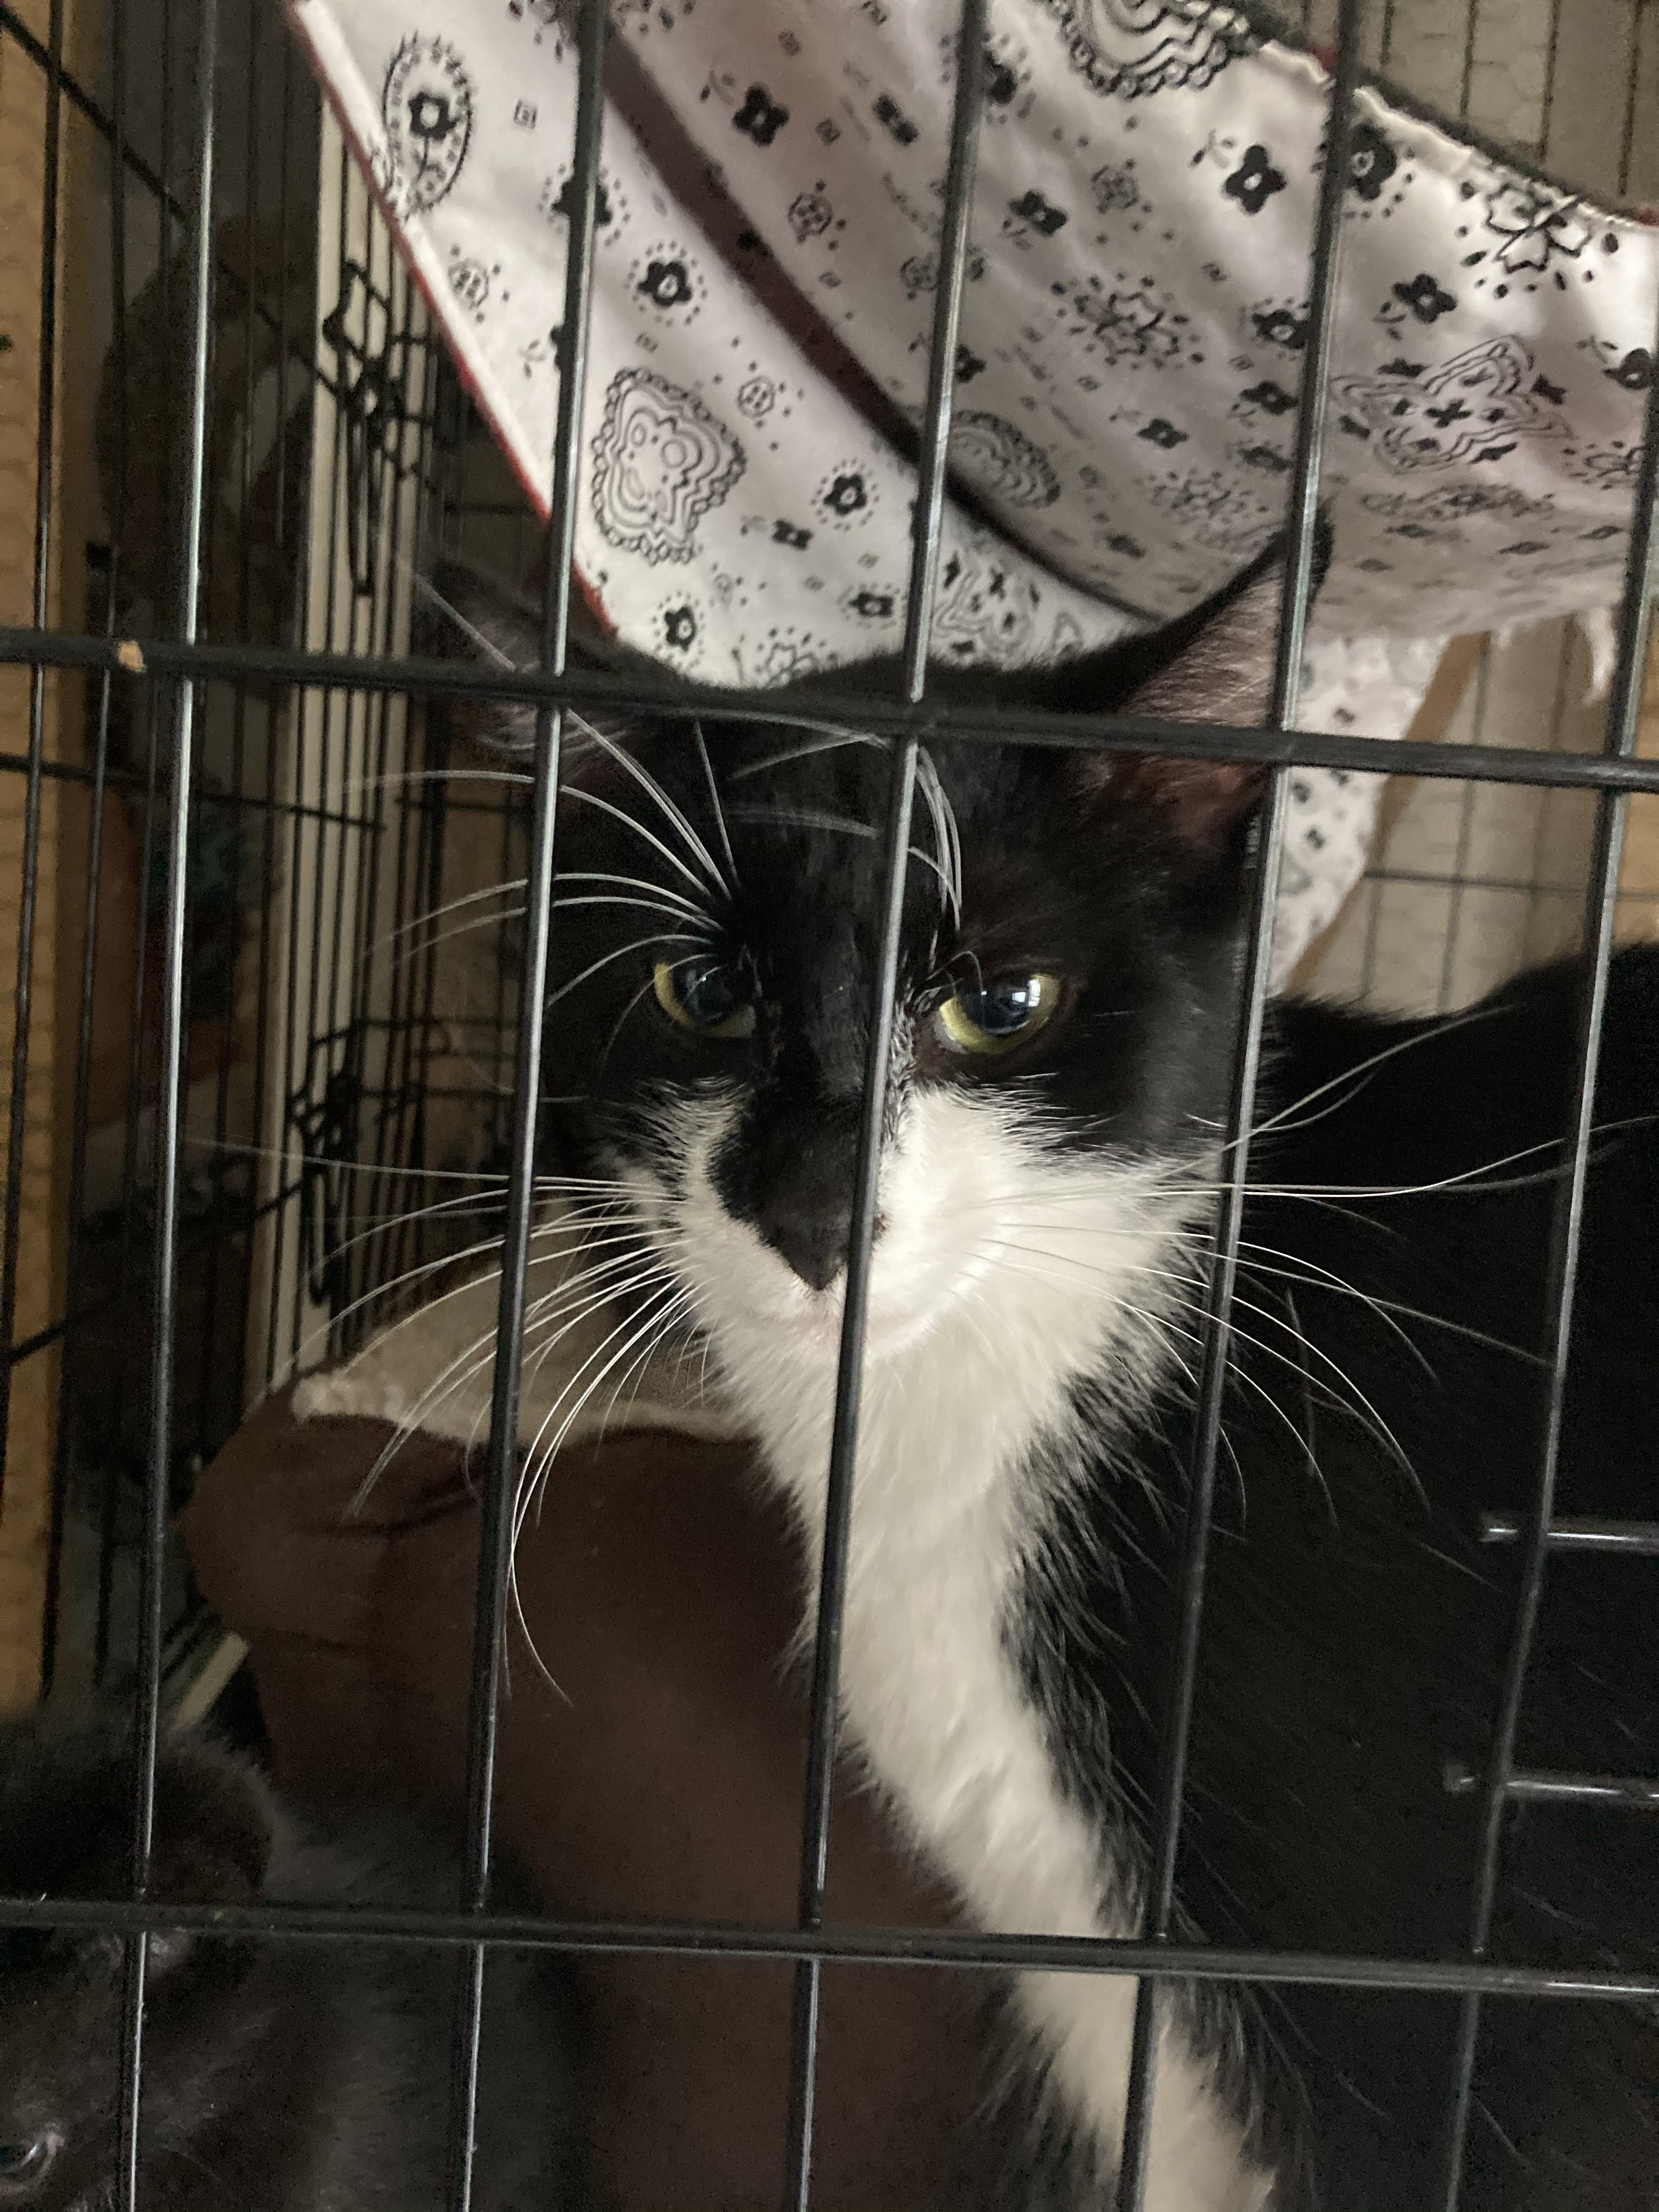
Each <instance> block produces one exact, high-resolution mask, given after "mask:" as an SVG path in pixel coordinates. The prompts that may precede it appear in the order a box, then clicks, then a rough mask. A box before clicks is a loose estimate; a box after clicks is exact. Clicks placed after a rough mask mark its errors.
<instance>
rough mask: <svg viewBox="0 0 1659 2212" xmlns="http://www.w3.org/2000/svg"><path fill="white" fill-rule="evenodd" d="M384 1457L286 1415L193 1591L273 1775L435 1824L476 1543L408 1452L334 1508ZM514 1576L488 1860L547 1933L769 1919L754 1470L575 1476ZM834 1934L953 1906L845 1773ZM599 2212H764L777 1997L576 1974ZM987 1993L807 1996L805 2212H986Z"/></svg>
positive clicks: (780, 1746)
mask: <svg viewBox="0 0 1659 2212" xmlns="http://www.w3.org/2000/svg"><path fill="white" fill-rule="evenodd" d="M391 1433H392V1431H391V1430H390V1429H389V1428H388V1426H387V1425H386V1424H385V1423H384V1422H382V1421H379V1420H374V1419H364V1418H361V1417H350V1418H338V1417H317V1418H313V1419H308V1420H303V1421H302V1420H298V1419H295V1417H294V1414H293V1412H292V1409H291V1407H290V1404H289V1400H288V1399H287V1398H286V1397H284V1398H282V1399H276V1400H273V1401H270V1403H268V1404H267V1405H266V1406H265V1407H263V1408H262V1409H261V1410H260V1411H259V1412H258V1413H256V1414H255V1415H254V1416H253V1417H252V1419H250V1420H249V1422H248V1423H247V1425H246V1427H244V1428H243V1430H242V1431H240V1434H239V1435H238V1436H237V1437H235V1438H234V1439H233V1441H232V1443H230V1444H229V1445H228V1447H227V1449H226V1450H225V1451H224V1452H223V1453H222V1455H221V1456H220V1458H219V1459H218V1461H217V1462H216V1463H215V1465H214V1466H213V1468H211V1469H210V1471H209V1473H208V1474H207V1475H206V1477H205V1478H204V1480H203V1482H202V1484H201V1486H200V1487H199V1490H198V1492H197V1497H196V1499H195V1501H194V1503H193V1504H192V1505H191V1510H190V1513H189V1516H188V1527H187V1534H188V1541H189V1544H190V1549H191V1557H192V1559H193V1561H194V1565H195V1568H196V1572H197V1577H198V1578H199V1581H200V1583H201V1586H202V1588H203V1589H204V1592H205V1594H206V1595H207V1597H208V1598H209V1600H210V1602H211V1603H212V1604H213V1605H214V1606H215V1607H216V1608H217V1610H218V1612H219V1613H220V1614H221V1616H222V1618H223V1620H225V1621H226V1622H227V1624H228V1626H231V1627H233V1628H234V1629H235V1630H236V1631H237V1632H239V1633H240V1635H242V1636H243V1637H244V1638H246V1640H247V1642H248V1644H250V1646H251V1647H252V1667H253V1671H254V1675H255V1680H256V1682H257V1685H258V1692H259V1698H260V1702H261V1705H262V1706H263V1709H264V1716H265V1719H266V1723H267V1725H268V1727H269V1729H270V1735H271V1739H272V1743H273V1747H274V1753H275V1757H276V1765H277V1769H278V1771H279V1773H280V1774H281V1775H282V1776H283V1778H286V1779H288V1780H289V1781H290V1782H295V1781H303V1782H306V1783H310V1784H318V1783H329V1782H338V1781H340V1780H341V1779H343V1778H349V1779H350V1780H352V1781H354V1782H356V1783H365V1782H374V1781H377V1780H378V1781H380V1782H381V1783H383V1784H385V1785H386V1787H387V1788H389V1789H392V1790H396V1791H398V1792H400V1793H401V1792H406V1791H408V1790H411V1789H415V1790H422V1791H424V1792H430V1793H433V1794H436V1795H441V1796H447V1797H450V1798H453V1797H454V1796H456V1795H457V1794H458V1793H459V1789H460V1787H461V1781H462V1777H463V1773H464V1770H465V1719H466V1702H467V1680H468V1667H469V1662H470V1655H471V1623H472V1607H473V1577H474V1574H475V1571H476V1563H477V1528H478V1523H477V1510H476V1505H475V1503H474V1501H473V1500H472V1498H471V1497H470V1496H469V1494H468V1492H467V1488H466V1484H465V1457H464V1453H463V1449H462V1447H461V1446H460V1445H459V1443H456V1442H454V1441H453V1440H451V1439H448V1438H445V1437H441V1436H437V1435H434V1434H431V1433H417V1434H416V1435H414V1436H411V1437H409V1438H408V1439H407V1440H406V1441H405V1442H404V1444H403V1445H402V1446H401V1447H400V1449H399V1450H398V1453H397V1455H395V1457H394V1458H393V1459H392V1462H391V1463H390V1465H389V1466H388V1467H387V1468H386V1471H385V1473H384V1474H382V1475H381V1476H380V1480H378V1482H377V1483H376V1485H375V1486H374V1489H373V1491H372V1492H371V1493H370V1494H369V1496H368V1499H367V1501H366V1503H365V1504H363V1506H362V1510H361V1511H360V1512H358V1513H356V1515H352V1514H350V1512H349V1508H350V1505H351V1502H352V1500H353V1498H354V1496H355V1494H356V1492H357V1491H358V1489H359V1486H360V1485H361V1484H362V1480H363V1478H364V1476H365V1475H366V1474H367V1473H368V1470H369V1468H371V1467H372V1466H373V1465H374V1461H375V1459H376V1457H377V1455H379V1453H380V1449H381V1448H382V1446H383V1445H384V1443H386V1439H387V1438H388V1437H389V1436H390V1435H391ZM554 1476H555V1479H554V1480H553V1481H552V1482H551V1484H550V1486H549V1490H548V1493H547V1498H546V1502H545V1507H544V1511H543V1513H542V1516H541V1518H540V1520H539V1522H532V1523H531V1524H530V1525H528V1526H527V1527H526V1529H525V1532H524V1534H523V1538H522V1540H521V1542H520V1547H519V1553H518V1578H519V1590H520V1598H521V1601H522V1604H523V1609H524V1614H525V1618H526V1621H527V1623H528V1624H529V1626H530V1630H531V1632H532V1635H533V1638H534V1641H535V1645H536V1648H537V1650H538V1652H539V1654H540V1656H541V1659H542V1660H543V1662H544V1663H545V1666H546V1668H548V1670H549V1671H550V1674H552V1676H553V1677H554V1679H555V1680H556V1682H557V1684H558V1691H557V1692H556V1691H555V1690H553V1689H552V1688H550V1686H549V1685H548V1683H547V1681H546V1680H544V1678H543V1676H542V1675H541V1674H539V1673H538V1671H537V1668H536V1667H535V1665H534V1663H533V1662H532V1658H531V1656H530V1654H529V1651H528V1650H527V1648H526V1643H525V1639H524V1637H523V1634H522V1633H521V1632H515V1633H514V1634H513V1638H512V1639H511V1648H510V1665H511V1687H510V1692H509V1694H508V1695H507V1697H506V1699H505V1700H504V1702H503V1706H502V1735H501V1761H500V1768H499V1775H498V1781H497V1785H496V1786H497V1797H496V1806H497V1815H498V1820H499V1824H500V1831H501V1834H502V1835H503V1836H504V1838H506V1839H507V1841H508V1842H509V1843H510V1844H512V1846H513V1849H514V1850H516V1851H517V1853H518V1854H519V1855H520V1857H521V1858H522V1859H523V1861H524V1862H525V1863H526V1866H527V1867H528V1868H529V1869H531V1871H532V1874H533V1875H534V1877H535V1879H536V1880H537V1881H538V1885H539V1886H540V1887H541V1889H542V1891H543V1893H544V1896H545V1898H546V1900H547V1903H548V1905H549V1906H550V1908H551V1909H553V1910H554V1911H560V1912H570V1913H587V1914H593V1915H600V1916H612V1915H614V1916H617V1917H692V1916H697V1917H712V1918H715V1919H722V1920H732V1921H760V1922H769V1923H789V1922H790V1921H792V1920H793V1913H794V1891H795V1882H796V1873H797V1863H798V1851H799V1820H800V1805H801V1792H802V1775H803V1771H804V1705H805V1701H804V1698H803V1697H802V1695H801V1694H800V1692H799V1683H798V1682H797V1680H795V1678H794V1676H793V1674H787V1673H786V1671H785V1668H784V1667H783V1665H782V1658H783V1655H784V1653H785V1650H786V1648H787V1645H788V1644H789V1642H790V1638H791V1636H792V1633H793V1629H794V1626H795V1623H796V1620H797V1618H798V1611H799V1596H798V1592H799V1567H798V1563H797V1560H796V1558H795V1556H794V1551H793V1543H792V1541H791V1540H790V1536H789V1532H788V1531H787V1528H786V1527H785V1525H784V1523H783V1521H782V1518H781V1515H780V1514H779V1512H778V1511H777V1510H775V1507H774V1506H773V1505H772V1504H770V1503H769V1501H767V1500H766V1499H765V1498H763V1494H762V1493H761V1492H760V1490H759V1488H758V1486H757V1484H756V1482H755V1481H754V1479H753V1476H752V1473H751V1470H750V1465H749V1459H748V1453H747V1449H746V1447H744V1445H742V1444H741V1443H718V1442H710V1441H708V1440H706V1439H704V1440H698V1439H695V1438H693V1437H688V1436H685V1435H677V1434H674V1433H672V1432H671V1431H662V1430H659V1431H654V1432H653V1431H635V1432H632V1433H625V1434H623V1435H620V1436H615V1437H611V1438H610V1439H609V1440H607V1441H606V1442H605V1443H604V1444H603V1445H602V1446H595V1445H593V1444H592V1443H586V1444H582V1445H580V1446H577V1447H574V1448H571V1449H567V1450H566V1451H565V1452H564V1453H562V1455H561V1456H560V1459H559V1460H558V1462H556V1467H555V1470H554ZM830 1868H831V1871H830V1883H829V1911H830V1917H831V1918H832V1919H834V1920H839V1921H842V1922H848V1923H865V1924H878V1925H879V1924H886V1925H892V1924H896V1923H904V1922H917V1921H920V1922H922V1923H938V1922H939V1921H942V1920H944V1919H945V1918H946V1917H948V1914H949V1908H948V1905H947V1904H946V1902H945V1899H943V1898H942V1897H941V1896H940V1895H939V1893H938V1892H937V1890H936V1889H934V1888H933V1887H930V1885H929V1883H928V1881H927V1879H926V1877H925V1876H924V1875H922V1873H921V1871H920V1870H919V1869H917V1868H916V1867H915V1865H914V1864H912V1863H908V1862H907V1859H906V1857H905V1856H904V1854H903V1852H902V1850H901V1849H900V1848H899V1847H898V1846H897V1845H896V1843H895V1841H894V1839H893V1838H892V1836H891V1834H890V1832H889V1830H888V1829H887V1828H886V1827H885V1826H884V1822H883V1820H882V1819H881V1817H880V1815H879V1813H878V1808H876V1807H875V1805H874V1804H873V1803H872V1801H871V1800H870V1799H869V1798H868V1797H867V1796H865V1795H863V1794H861V1792H860V1790H859V1787H858V1785H857V1782H856V1778H854V1777H852V1776H850V1775H848V1774H843V1775H842V1777H841V1778H839V1782H838V1788H837V1793H836V1807H835V1819H834V1829H833V1833H832V1850H831V1861H830ZM586 1971H587V1973H588V1978H589V1985H590V1990H591V2007H592V2009H591V2026H590V2039H591V2049H592V2067H593V2085H594V2096H595V2099H596V2118H595V2131H596V2156H597V2184H596V2192H595V2193H596V2200H597V2203H599V2205H602V2206H604V2207H605V2208H613V2207H614V2208H617V2212H671V2208H672V2212H716V2208H718V2212H748V2209H749V2208H750V2207H754V2208H757V2212H759V2209H760V2208H764V2212H774V2208H775V2206H776V2205H777V2203H778V2202H779V2201H780V2196H781V2185H782V2172H783V2155H784V2150H783V2138H784V2123H785V2107H786V2096H787V2089H786V2085H787V2051H788V2030H789V2011H790V1985H791V1972H790V1969H789V1968H788V1966H787V1965H771V1964H756V1963H752V1962H746V1961H719V1962H712V1961H707V1960H690V1959H684V1960H665V1959H623V1958H615V1959H609V1960H599V1961H595V1962H593V1963H592V1965H591V1966H590V1967H589V1968H588V1969H587V1970H586ZM980 2004H981V1985H980V1983H979V1980H978V1978H977V1977H975V1976H971V1975H959V1974H955V1973H952V1972H948V1971H945V1970H941V1969H936V1968H927V1967H916V1968H872V1967H855V1966H841V1967H831V1968H829V1969H828V1970H827V1972H826V1974H825V1978H824V2001H823V2044H822V2049H821V2054H820V2060H819V2068H818V2082H819V2096H818V2108H817V2122H818V2132H817V2156H816V2160H815V2166H814V2191H813V2202H814V2203H815V2205H818V2206H822V2207H824V2208H837V2209H838V2212H866V2209H867V2212H932V2208H933V2207H939V2208H940V2212H944V2208H945V2207H946V2206H950V2207H951V2208H953V2212H968V2208H970V2207H972V2206H973V2205H974V2204H975V2203H982V2202H983V2201H984V2195H985V2182H984V2177H983V2174H982V2172H981V2167H982V2165H983V2157H982V2153H981V2151H980V2150H979V2149H978V2148H976V2147H975V2124H974V2112H975V2106H976V2104H977V2100H978V2098H979V2096H980V2094H981V2092H982V2089H983V2087H984V2078H985V2077H984V2071H983V2060H982V2056H981V2053H982V2048H983V2045H984V2041H985V2038H984V2033H983V2030H982V2026H981V2010H980Z"/></svg>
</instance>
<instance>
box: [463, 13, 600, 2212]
mask: <svg viewBox="0 0 1659 2212" xmlns="http://www.w3.org/2000/svg"><path fill="white" fill-rule="evenodd" d="M577 49H578V56H579V64H580V67H579V75H578V78H577V86H576V129H575V143H574V153H573V155H572V164H571V182H572V187H573V190H572V194H571V205H570V216H569V238H568V244H567V248H566V254H567V258H566V262H565V278H564V359H563V362H562V364H561V374H560V377H559V400H558V415H557V419H556V424H555V428H554V443H553V490H552V504H551V508H550V513H549V516H548V532H547V580H546V587H545V592H544V599H543V606H542V663H543V666H544V669H545V671H547V673H548V674H549V675H551V676H562V674H563V673H564V666H565V653H566V647H567V642H568V633H569V623H570V570H571V561H572V557H573V555H574V550H575V538H576V495H577V489H578V485H579V480H580V470H581V428H582V393H583V386H584V385H585V383H586V372H587V338H588V321H589V316H590V313H591V310H592V295H593V232H594V222H595V216H596V212H597V210H598V204H599V145H600V139H601V137H602V134H603V131H604V128H605V85H604V66H605V0H581V13H580V18H579V21H578V27H577ZM563 720H564V717H563V711H562V708H558V707H556V706H544V707H543V708H541V709H540V710H539V711H538V714H537V717H536V781H535V789H534V793H533V796H532V803H531V805H532V827H531V832H530V849H529V854H528V861H527V866H526V877H527V878H528V880H527V883H526V896H525V904H526V921H525V958H524V971H523V980H522V981H521V983H520V993H519V1024H518V1056H517V1062H516V1066H515V1069H514V1080H513V1134H512V1140H511V1141H512V1149H511V1152H510V1155H509V1158H508V1164H507V1168H508V1175H507V1220H506V1224H505V1227H504V1230H503V1234H502V1240H501V1298H500V1303H499V1305H498V1307H497V1310H496V1324H495V1373H494V1376H493V1378H492V1388H491V1393H490V1408H489V1455H488V1458H487V1461H486V1463H485V1476H484V1493H483V1516H482V1521H481V1525H480V1528H479V1535H478V1583H477V1601H476V1609H475V1612H474V1616H473V1631H472V1681H471V1704H470V1708H469V1721H468V1735H467V1799H466V1814H467V1837H466V1894H465V1900H464V1902H465V1905H467V1906H468V1907H469V1908H470V1909H471V1911H475V1912H482V1911H483V1909H484V1906H485V1905H486V1903H487V1901H488V1897H489V1850H490V1823H491V1812H492V1798H493V1795H494V1790H495V1741H496V1727H497V1717H498V1714H497V1706H498V1698H499V1692H500V1677H501V1643H502V1638H503V1635H504V1633H505V1630H506V1625H507V1574H508V1570H509V1567H510V1565H511V1564H512V1553H513V1506H514V1503H515V1499H516V1497H517V1482H516V1476H517V1472H518V1436H519V1375H520V1362H521V1359H522V1357H523V1349H524V1345H523V1339H524V1318H525V1275H526V1268H527V1267H528V1263H529V1258H530V1231H531V1225H532V1216H533V1211H534V1206H535V1174H536V1136H537V1132H538V1127H539V1125H540V1112H539V1103H540V1096H541V1066H542V1035H543V1018H544V1012H545V1005H544V1001H545V999H546V994H547V962H548V944H549V938H550V933H551V922H552V910H553V869H554V850H553V847H554V829H555V822H556V815H557V812H558V803H559V753H560V738H561V735H562V726H563ZM484 1968H485V1952H484V1947H483V1944H482V1943H480V1944H477V1945H476V1946H475V1947H474V1948H472V1950H471V1951H470V1952H469V1953H468V1954H467V1955H466V1962H465V1968H464V1970H463V1986H462V1990H461V1995H460V2001H459V2010H458V2014H457V2021H456V2040H455V2052H454V2069H453V2081H452V2106H451V2131H452V2132H451V2145H450V2157H451V2165H450V2186H449V2202H450V2206H451V2212H468V2207H469V2206H470V2204H471V2198H472V2164H473V2154H474V2152H475V2150H476V2148H477V2093H478V2040H479V2033H480V2030H481V2028H482V2026H483V1980H484Z"/></svg>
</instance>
